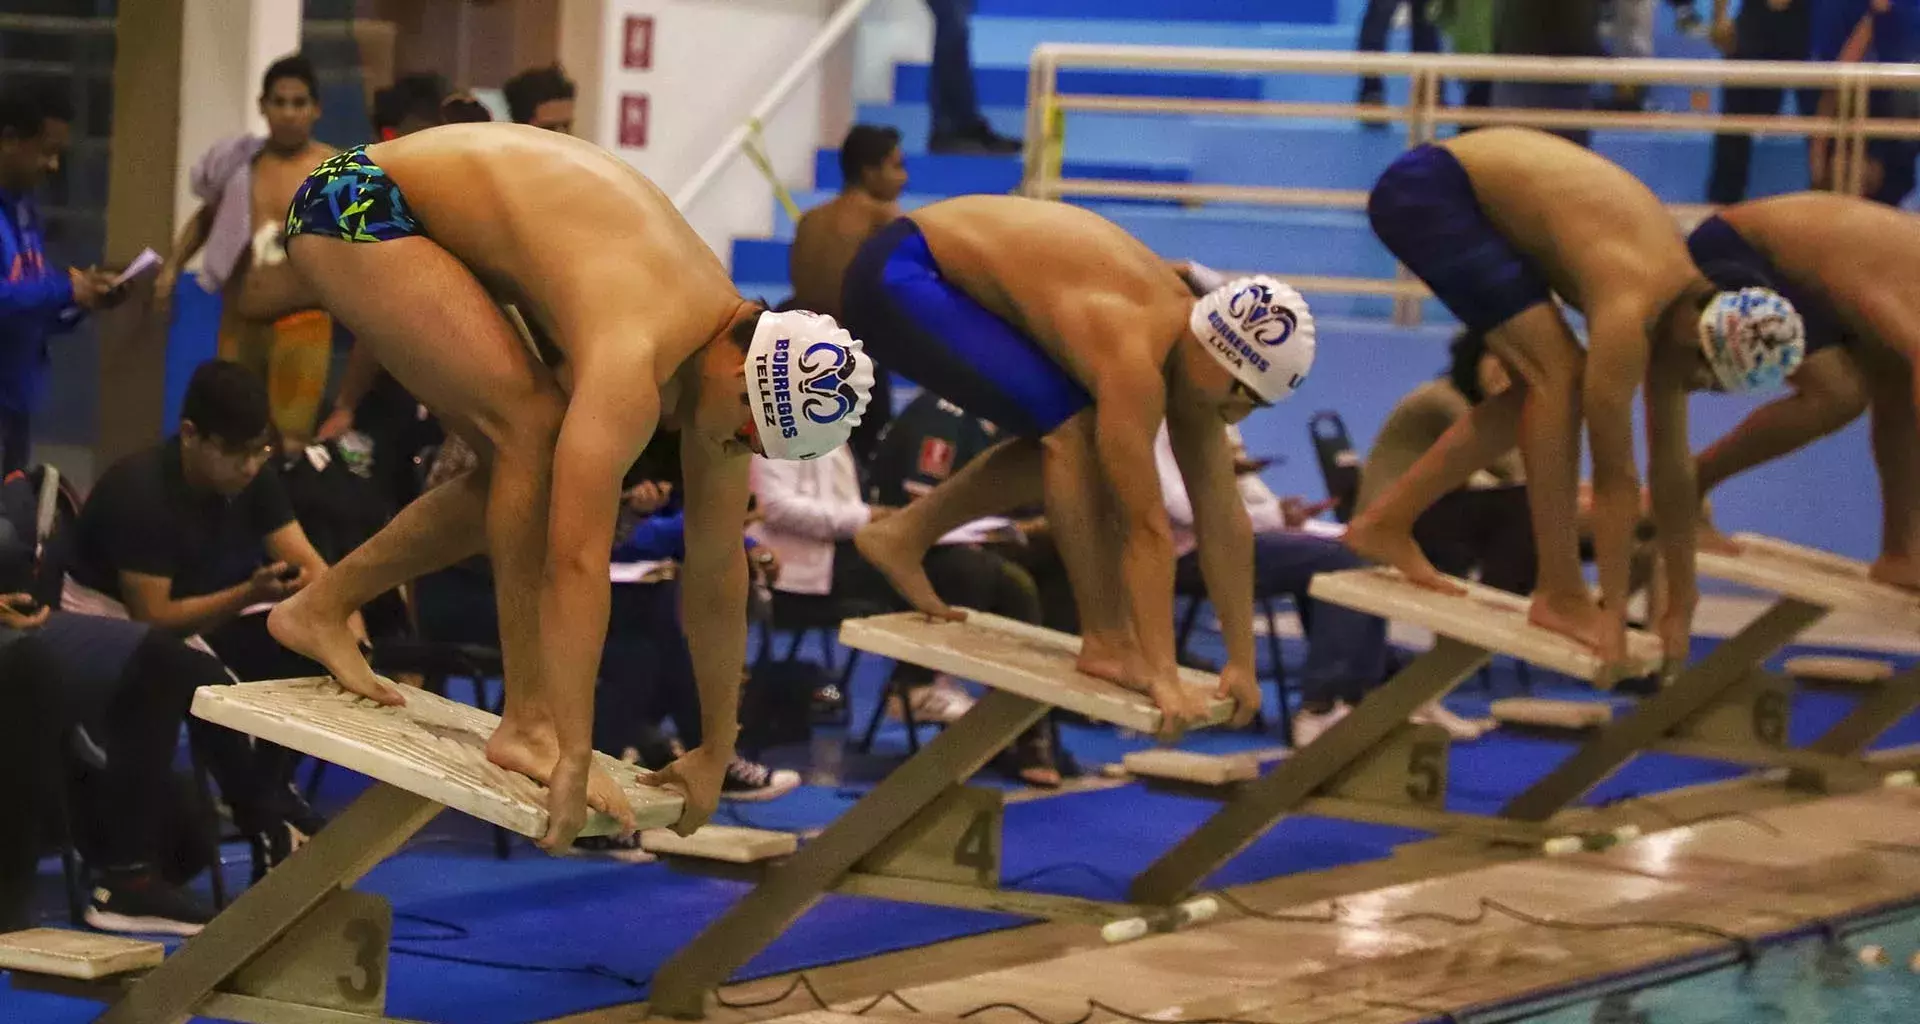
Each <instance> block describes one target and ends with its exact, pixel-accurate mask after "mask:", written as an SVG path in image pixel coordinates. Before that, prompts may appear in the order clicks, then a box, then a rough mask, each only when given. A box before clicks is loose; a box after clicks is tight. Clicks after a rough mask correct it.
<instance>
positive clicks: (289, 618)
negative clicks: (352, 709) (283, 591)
mask: <svg viewBox="0 0 1920 1024" xmlns="http://www.w3.org/2000/svg"><path fill="white" fill-rule="evenodd" d="M312 595H313V588H311V587H309V588H307V589H305V590H302V591H300V592H299V593H297V594H294V595H293V596H291V597H289V598H287V599H286V600H283V601H281V602H280V603H279V604H277V605H274V607H273V610H272V611H270V612H268V613H267V632H268V633H271V634H273V638H274V639H275V640H276V641H278V642H279V643H280V646H282V647H285V648H286V649H287V650H290V651H293V652H294V653H296V654H301V655H305V656H306V657H308V658H311V659H313V660H314V661H317V662H319V663H320V664H321V666H323V667H324V668H325V669H326V670H327V672H329V673H330V674H331V675H332V676H333V681H334V682H336V683H339V684H340V687H341V688H342V689H344V690H348V691H351V692H353V693H357V694H359V695H360V696H362V697H366V698H368V699H369V700H373V701H377V702H379V703H381V704H386V705H389V706H393V705H400V704H405V703H406V702H407V699H406V697H404V696H402V695H401V693H400V690H399V689H398V688H396V687H394V686H392V685H390V684H388V683H387V682H386V681H385V680H382V679H381V678H380V677H379V676H377V675H374V674H373V666H371V665H369V664H367V658H366V655H364V654H361V653H360V642H359V640H357V639H355V637H354V635H353V631H352V630H351V629H348V628H347V619H346V616H339V617H337V618H336V617H334V616H331V615H327V614H326V613H325V612H324V611H322V610H320V609H317V608H315V607H314V599H313V596H312Z"/></svg>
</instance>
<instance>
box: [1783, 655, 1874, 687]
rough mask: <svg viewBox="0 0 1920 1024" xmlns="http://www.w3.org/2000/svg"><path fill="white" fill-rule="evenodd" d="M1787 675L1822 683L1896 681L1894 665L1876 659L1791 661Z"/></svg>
mask: <svg viewBox="0 0 1920 1024" xmlns="http://www.w3.org/2000/svg"><path fill="white" fill-rule="evenodd" d="M1785 668H1786V670H1787V675H1789V676H1792V677H1793V678H1795V679H1806V680H1812V681H1814V682H1820V683H1857V684H1862V685H1864V684H1870V683H1883V682H1885V681H1887V680H1888V679H1891V678H1893V664H1892V663H1891V662H1886V661H1881V660H1879V659H1877V658H1848V657H1844V656H1840V655H1807V656H1805V657H1800V658H1788V659H1787V663H1786V665H1785Z"/></svg>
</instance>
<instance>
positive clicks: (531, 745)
mask: <svg viewBox="0 0 1920 1024" xmlns="http://www.w3.org/2000/svg"><path fill="white" fill-rule="evenodd" d="M487 760H489V761H491V762H493V763H494V764H496V765H498V766H500V767H502V768H505V769H506V770H508V771H510V772H519V773H520V774H522V775H525V776H526V777H527V778H530V779H532V780H533V781H535V782H538V783H539V784H541V785H542V786H544V785H547V783H548V782H549V781H550V780H552V778H553V769H554V765H555V764H557V763H558V762H559V760H560V745H559V743H557V742H556V741H555V740H554V736H553V730H552V727H550V726H549V727H545V728H539V727H522V726H521V725H520V723H519V722H517V721H516V720H515V719H514V718H513V716H512V714H511V713H509V714H508V715H507V716H505V717H502V718H501V719H500V726H499V728H497V729H495V730H493V735H492V736H489V737H487ZM587 806H588V807H591V808H593V809H594V810H596V811H599V812H601V813H602V814H608V815H612V816H613V817H615V818H618V819H620V820H621V821H622V822H631V821H632V820H633V804H632V803H631V802H629V801H628V800H627V794H626V793H625V792H624V791H623V790H621V788H620V786H619V784H618V783H616V782H614V781H613V777H612V776H610V775H608V774H607V773H606V771H605V770H604V769H602V768H601V767H600V765H599V764H598V763H595V764H593V765H591V766H590V767H589V768H588V769H587Z"/></svg>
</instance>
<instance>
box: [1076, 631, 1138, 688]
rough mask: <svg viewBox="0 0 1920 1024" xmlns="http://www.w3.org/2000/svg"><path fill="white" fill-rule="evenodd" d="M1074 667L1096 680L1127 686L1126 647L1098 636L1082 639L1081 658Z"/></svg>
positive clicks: (1088, 635)
mask: <svg viewBox="0 0 1920 1024" xmlns="http://www.w3.org/2000/svg"><path fill="white" fill-rule="evenodd" d="M1073 667H1074V668H1075V669H1077V670H1079V671H1080V672H1084V673H1086V674H1087V675H1090V676H1092V677H1094V678H1095V679H1105V680H1106V681H1107V682H1110V683H1119V684H1120V685H1121V686H1125V685H1127V652H1126V648H1125V645H1123V644H1120V643H1116V642H1113V641H1110V640H1108V639H1107V638H1105V637H1102V636H1099V635H1097V634H1093V633H1089V634H1087V635H1086V636H1083V637H1081V638H1080V657H1079V659H1078V660H1076V661H1075V662H1074V664H1073Z"/></svg>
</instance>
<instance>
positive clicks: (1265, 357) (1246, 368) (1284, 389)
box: [1187, 275, 1314, 404]
mask: <svg viewBox="0 0 1920 1024" xmlns="http://www.w3.org/2000/svg"><path fill="white" fill-rule="evenodd" d="M1187 326H1188V328H1189V329H1190V330H1191V331H1192V332H1193V336H1194V338H1195V339H1196V340H1198V341H1199V342H1200V345H1201V347H1203V348H1205V349H1206V350H1207V354H1209V355H1211V356H1213V358H1214V359H1215V360H1217V361H1219V363H1220V365H1221V366H1224V367H1226V369H1227V372H1228V373H1231V374H1233V376H1234V379H1235V380H1238V381H1239V382H1240V383H1241V384H1244V385H1246V387H1247V388H1248V390H1250V391H1252V392H1253V393H1254V394H1255V395H1257V396H1259V398H1260V400H1261V401H1262V402H1265V403H1267V404H1272V403H1274V402H1278V401H1280V400H1282V399H1284V398H1286V397H1287V396H1289V395H1291V394H1293V392H1294V390H1295V389H1296V388H1298V387H1299V386H1300V384H1301V383H1302V382H1303V381H1305V380H1306V379H1307V371H1308V370H1310V369H1312V368H1313V353H1314V331H1313V314H1312V313H1311V312H1310V311H1308V309H1307V300H1306V299H1304V298H1301V296H1300V293H1299V292H1297V291H1294V290H1293V288H1292V287H1291V286H1289V285H1285V284H1282V283H1280V282H1279V281H1277V280H1275V279H1273V278H1271V277H1267V276H1265V275H1258V276H1255V277H1243V278H1239V279H1238V280H1234V281H1229V282H1227V283H1226V284H1224V285H1222V286H1220V287H1218V288H1215V289H1213V290H1212V291H1210V292H1208V293H1207V294H1206V295H1204V296H1202V297H1201V298H1200V300H1199V301H1198V302H1195V303H1194V304H1193V312H1192V313H1191V314H1190V315H1189V316H1188V318H1187Z"/></svg>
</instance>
